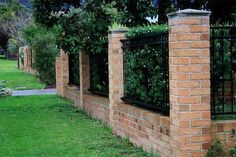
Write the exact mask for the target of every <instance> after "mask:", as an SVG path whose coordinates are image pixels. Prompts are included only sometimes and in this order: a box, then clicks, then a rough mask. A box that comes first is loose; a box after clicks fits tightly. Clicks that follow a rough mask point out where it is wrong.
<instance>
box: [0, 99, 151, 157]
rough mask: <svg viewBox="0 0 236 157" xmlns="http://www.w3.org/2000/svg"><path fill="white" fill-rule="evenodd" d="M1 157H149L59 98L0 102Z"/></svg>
mask: <svg viewBox="0 0 236 157" xmlns="http://www.w3.org/2000/svg"><path fill="white" fill-rule="evenodd" d="M0 141H1V145H0V150H1V151H0V156H4V157H16V156H17V157H26V156H35V157H148V156H153V155H150V154H148V153H146V152H144V151H142V149H140V148H136V147H134V146H133V145H132V144H130V143H129V142H128V141H127V140H124V139H121V138H119V137H117V136H115V135H113V134H112V132H111V130H110V129H109V128H107V127H106V126H104V125H103V124H102V123H101V122H99V121H96V120H92V119H91V118H89V117H88V116H87V115H86V114H85V113H84V112H82V111H80V110H78V109H77V108H76V107H74V106H73V104H72V102H70V101H68V100H66V99H62V98H60V97H58V96H55V95H42V96H27V97H5V98H0Z"/></svg>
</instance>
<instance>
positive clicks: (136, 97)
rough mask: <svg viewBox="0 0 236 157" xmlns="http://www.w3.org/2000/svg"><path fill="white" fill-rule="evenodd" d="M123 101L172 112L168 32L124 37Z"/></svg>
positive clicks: (167, 112)
mask: <svg viewBox="0 0 236 157" xmlns="http://www.w3.org/2000/svg"><path fill="white" fill-rule="evenodd" d="M122 43H123V46H122V48H123V50H124V97H123V98H122V100H124V101H127V102H129V103H132V104H135V105H138V106H142V107H147V108H150V109H152V110H156V111H159V112H161V113H165V114H169V73H168V72H169V63H168V57H169V56H168V32H165V33H159V34H154V35H151V36H145V37H142V38H141V37H140V38H134V39H129V40H122Z"/></svg>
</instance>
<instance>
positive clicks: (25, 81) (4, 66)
mask: <svg viewBox="0 0 236 157" xmlns="http://www.w3.org/2000/svg"><path fill="white" fill-rule="evenodd" d="M0 82H3V83H4V84H5V85H6V86H7V87H8V88H11V89H13V90H26V89H43V88H44V87H45V84H44V83H41V82H40V81H39V80H38V79H37V78H36V77H34V76H32V75H30V74H26V73H24V72H23V71H21V70H19V69H17V62H16V61H10V60H6V59H4V58H3V56H0Z"/></svg>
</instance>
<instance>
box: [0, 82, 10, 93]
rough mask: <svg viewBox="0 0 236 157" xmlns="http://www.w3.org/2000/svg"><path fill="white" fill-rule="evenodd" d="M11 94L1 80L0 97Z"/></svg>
mask: <svg viewBox="0 0 236 157" xmlns="http://www.w3.org/2000/svg"><path fill="white" fill-rule="evenodd" d="M11 95H12V90H11V89H9V88H6V86H5V85H4V84H3V83H2V82H0V97H4V96H11Z"/></svg>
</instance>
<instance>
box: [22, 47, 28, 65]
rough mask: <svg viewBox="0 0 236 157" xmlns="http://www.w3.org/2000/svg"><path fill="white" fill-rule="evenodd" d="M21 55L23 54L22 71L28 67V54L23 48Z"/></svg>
mask: <svg viewBox="0 0 236 157" xmlns="http://www.w3.org/2000/svg"><path fill="white" fill-rule="evenodd" d="M23 54H24V70H26V69H27V67H28V54H27V51H26V47H23Z"/></svg>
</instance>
